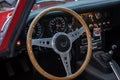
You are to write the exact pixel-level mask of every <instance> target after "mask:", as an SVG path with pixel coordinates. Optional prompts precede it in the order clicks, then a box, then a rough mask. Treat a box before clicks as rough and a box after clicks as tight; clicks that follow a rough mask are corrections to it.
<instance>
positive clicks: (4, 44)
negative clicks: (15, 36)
mask: <svg viewBox="0 0 120 80" xmlns="http://www.w3.org/2000/svg"><path fill="white" fill-rule="evenodd" d="M26 2H27V0H20V2H19V4H18V7H17V9H16V12H15V15H14V16H13V19H12V21H11V24H10V25H9V28H8V31H7V33H6V35H5V37H4V39H3V42H2V44H1V46H0V52H4V51H6V50H7V49H8V44H9V41H10V37H11V36H12V33H13V31H14V29H15V27H16V24H17V22H18V20H19V18H20V16H21V13H22V11H23V9H24V7H25V4H26Z"/></svg>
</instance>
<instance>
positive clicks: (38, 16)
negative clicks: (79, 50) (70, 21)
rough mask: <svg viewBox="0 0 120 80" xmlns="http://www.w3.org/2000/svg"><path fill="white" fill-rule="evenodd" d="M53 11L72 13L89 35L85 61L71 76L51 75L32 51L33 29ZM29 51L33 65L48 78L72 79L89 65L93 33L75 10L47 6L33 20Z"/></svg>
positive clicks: (30, 29)
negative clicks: (91, 33)
mask: <svg viewBox="0 0 120 80" xmlns="http://www.w3.org/2000/svg"><path fill="white" fill-rule="evenodd" d="M51 11H64V12H67V13H69V14H71V15H72V16H74V17H75V18H76V19H77V20H78V21H79V22H80V23H81V24H82V26H83V27H84V29H85V32H86V36H87V41H88V50H87V55H86V58H85V61H84V62H83V64H82V66H81V67H80V69H79V70H78V71H77V72H75V73H74V74H72V75H70V76H66V77H56V76H54V75H51V74H49V73H47V72H46V71H45V70H43V69H42V67H41V66H40V65H39V64H38V62H37V60H36V58H35V55H34V53H33V51H32V33H33V30H34V28H35V25H36V24H37V23H38V21H39V20H40V19H41V18H42V17H43V16H44V15H46V14H47V13H48V12H51ZM26 44H27V51H28V55H29V58H30V61H31V62H32V64H33V66H34V67H35V69H36V70H37V71H38V72H39V73H40V74H42V75H43V76H44V77H46V78H48V79H52V80H71V79H73V78H75V77H77V76H79V75H80V74H81V73H82V72H83V71H84V70H85V68H86V67H87V65H88V64H89V61H90V58H91V55H92V41H91V35H90V31H89V29H88V26H87V24H86V22H85V21H84V20H83V18H82V17H81V16H80V15H79V14H77V13H76V12H75V11H73V10H71V9H68V8H63V7H51V8H47V9H45V10H43V11H42V12H40V13H39V14H38V15H37V16H36V17H35V18H34V20H33V21H32V23H31V25H30V28H29V30H28V35H27V41H26Z"/></svg>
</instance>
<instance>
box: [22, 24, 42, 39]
mask: <svg viewBox="0 0 120 80" xmlns="http://www.w3.org/2000/svg"><path fill="white" fill-rule="evenodd" d="M29 26H30V25H29V24H28V26H27V27H25V31H24V32H25V35H26V36H27V32H28V28H29ZM43 32H44V30H43V27H42V26H41V25H40V23H37V25H36V27H35V29H34V31H33V35H32V37H33V38H40V37H42V35H43Z"/></svg>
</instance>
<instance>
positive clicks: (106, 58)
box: [100, 53, 120, 80]
mask: <svg viewBox="0 0 120 80" xmlns="http://www.w3.org/2000/svg"><path fill="white" fill-rule="evenodd" d="M100 56H101V58H102V60H103V61H105V62H108V63H109V65H110V67H111V68H112V70H113V72H114V74H115V76H116V77H117V79H118V80H120V74H119V73H118V71H117V68H116V65H115V64H114V63H113V62H112V58H111V56H110V54H107V53H106V54H101V55H100Z"/></svg>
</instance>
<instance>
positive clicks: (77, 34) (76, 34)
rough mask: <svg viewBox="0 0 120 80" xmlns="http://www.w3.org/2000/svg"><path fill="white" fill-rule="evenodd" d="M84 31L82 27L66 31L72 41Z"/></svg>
mask: <svg viewBox="0 0 120 80" xmlns="http://www.w3.org/2000/svg"><path fill="white" fill-rule="evenodd" d="M84 32H85V30H84V28H83V27H81V28H80V29H76V30H75V31H73V32H70V33H68V36H69V38H70V40H71V42H72V43H73V42H74V41H75V40H77V39H78V38H79V37H80V36H81V35H82V34H83V33H84Z"/></svg>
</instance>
